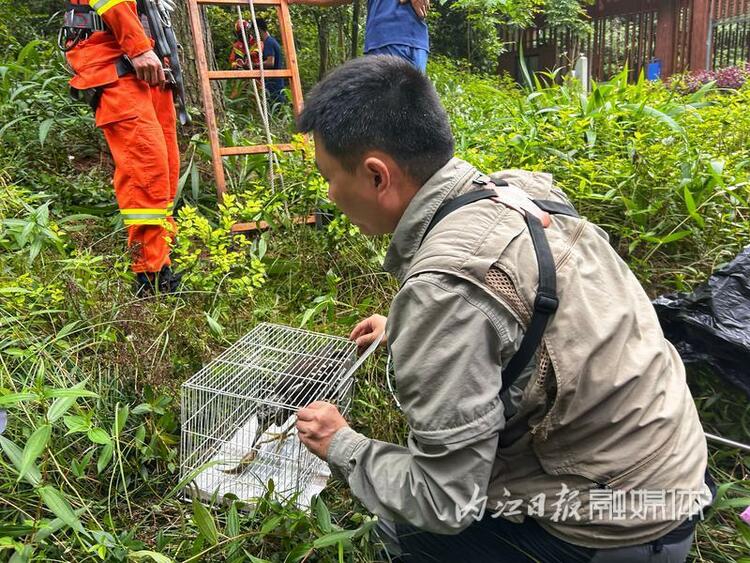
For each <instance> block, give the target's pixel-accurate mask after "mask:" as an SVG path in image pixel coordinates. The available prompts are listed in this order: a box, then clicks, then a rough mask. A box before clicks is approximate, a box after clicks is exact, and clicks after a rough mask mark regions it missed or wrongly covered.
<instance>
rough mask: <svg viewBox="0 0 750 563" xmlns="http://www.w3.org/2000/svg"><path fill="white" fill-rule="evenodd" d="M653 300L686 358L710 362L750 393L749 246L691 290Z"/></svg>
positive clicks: (661, 319) (720, 372)
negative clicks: (690, 291)
mask: <svg viewBox="0 0 750 563" xmlns="http://www.w3.org/2000/svg"><path fill="white" fill-rule="evenodd" d="M653 303H654V307H655V308H656V313H657V315H658V316H659V321H660V322H661V325H662V328H663V329H664V334H665V335H666V337H667V339H668V340H669V341H670V342H672V344H674V346H675V347H676V348H677V351H678V352H679V353H680V356H681V357H682V359H683V361H684V362H685V363H693V362H701V363H703V364H706V365H708V366H710V367H711V368H712V369H713V371H714V372H716V373H717V374H718V375H720V376H722V377H724V378H726V379H727V380H728V381H730V382H732V383H733V384H734V385H736V386H737V387H739V388H740V389H742V390H743V391H744V392H745V393H746V394H747V395H748V397H750V246H748V247H746V248H745V249H744V250H743V251H742V252H740V254H739V255H737V257H735V259H734V260H732V261H731V262H730V263H729V264H727V265H726V266H724V267H723V268H720V269H719V270H717V271H716V272H714V273H713V274H711V276H710V277H709V278H708V280H707V281H706V282H705V283H704V284H702V285H700V286H699V287H698V288H696V290H695V291H693V292H692V293H670V294H667V295H662V296H659V297H657V298H656V299H655V300H654V301H653Z"/></svg>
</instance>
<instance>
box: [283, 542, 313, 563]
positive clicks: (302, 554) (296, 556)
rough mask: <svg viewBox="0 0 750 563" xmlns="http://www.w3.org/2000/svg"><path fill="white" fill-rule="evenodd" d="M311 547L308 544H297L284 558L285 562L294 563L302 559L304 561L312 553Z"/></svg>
mask: <svg viewBox="0 0 750 563" xmlns="http://www.w3.org/2000/svg"><path fill="white" fill-rule="evenodd" d="M312 549H313V546H312V545H310V544H309V543H302V544H299V545H298V546H297V547H295V548H294V549H292V550H291V551H290V552H289V554H288V555H287V557H286V561H291V562H292V563H296V562H297V561H302V560H303V559H306V558H307V557H309V556H310V552H311V551H312Z"/></svg>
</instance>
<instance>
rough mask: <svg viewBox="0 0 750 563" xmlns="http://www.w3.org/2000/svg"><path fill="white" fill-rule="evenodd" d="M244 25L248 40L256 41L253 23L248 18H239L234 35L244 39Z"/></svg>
mask: <svg viewBox="0 0 750 563" xmlns="http://www.w3.org/2000/svg"><path fill="white" fill-rule="evenodd" d="M242 27H244V28H245V36H246V37H247V40H248V42H250V43H252V42H253V41H254V38H253V24H251V23H250V22H249V21H247V20H237V23H235V24H234V35H235V36H236V37H237V39H239V40H242Z"/></svg>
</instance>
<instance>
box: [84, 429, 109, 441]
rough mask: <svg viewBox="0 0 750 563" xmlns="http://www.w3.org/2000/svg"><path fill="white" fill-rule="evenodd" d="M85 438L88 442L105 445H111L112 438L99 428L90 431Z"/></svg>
mask: <svg viewBox="0 0 750 563" xmlns="http://www.w3.org/2000/svg"><path fill="white" fill-rule="evenodd" d="M87 436H88V437H89V440H91V441H92V442H94V443H95V444H102V445H107V444H111V443H112V438H110V437H109V434H107V432H106V431H104V430H102V429H101V428H96V427H95V428H92V429H90V430H89V431H88V433H87Z"/></svg>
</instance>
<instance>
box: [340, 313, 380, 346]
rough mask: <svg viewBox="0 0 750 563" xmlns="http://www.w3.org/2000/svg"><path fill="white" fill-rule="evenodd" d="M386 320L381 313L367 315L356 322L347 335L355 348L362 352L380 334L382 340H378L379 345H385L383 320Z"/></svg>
mask: <svg viewBox="0 0 750 563" xmlns="http://www.w3.org/2000/svg"><path fill="white" fill-rule="evenodd" d="M387 320H388V319H386V318H385V317H384V316H383V315H373V316H371V317H367V318H366V319H365V320H364V321H360V322H359V323H357V326H355V327H354V330H352V333H351V334H350V335H349V340H354V341H355V342H356V343H357V348H358V349H359V351H360V352H362V351H363V350H365V349H366V348H367V347H368V346H369V345H370V344H372V343H373V342H374V341H375V339H376V338H378V337H379V336H380V335H381V334H382V335H383V340H381V341H380V346H385V345H386V336H385V322H386V321H387Z"/></svg>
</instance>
